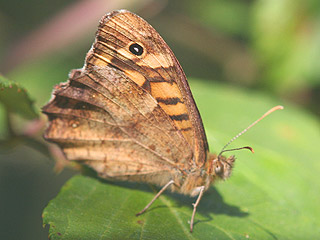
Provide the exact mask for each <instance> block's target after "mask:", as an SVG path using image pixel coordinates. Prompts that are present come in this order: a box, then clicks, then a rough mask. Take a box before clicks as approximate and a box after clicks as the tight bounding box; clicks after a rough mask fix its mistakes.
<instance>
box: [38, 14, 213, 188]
mask: <svg viewBox="0 0 320 240" xmlns="http://www.w3.org/2000/svg"><path fill="white" fill-rule="evenodd" d="M132 43H139V45H141V46H143V49H144V54H142V55H141V56H136V55H134V54H132V52H130V50H129V49H128V48H129V47H130V46H131V45H132ZM43 112H44V113H46V114H47V115H48V117H49V127H48V129H47V131H46V133H45V138H46V139H48V140H50V141H53V142H56V143H57V144H58V145H59V146H60V147H61V148H62V149H63V151H64V153H65V154H66V156H67V158H68V159H69V160H81V161H84V162H85V163H86V164H88V165H89V166H91V167H93V168H94V169H95V170H96V171H97V172H98V173H100V175H102V176H104V177H114V178H119V179H129V180H144V178H146V176H148V175H152V176H162V179H163V180H162V181H166V178H169V177H170V176H169V175H170V174H172V172H173V171H179V172H180V174H181V173H182V174H183V172H184V171H186V170H188V169H190V168H192V167H194V166H195V164H196V165H202V164H203V163H204V162H205V159H206V153H207V150H208V147H207V142H206V138H205V133H204V130H203V126H202V122H201V119H200V116H199V113H198V110H197V108H196V105H195V103H194V100H193V98H192V95H191V92H190V89H189V86H188V83H187V81H186V78H185V75H184V73H183V71H182V69H181V67H180V65H179V63H178V62H177V60H176V58H175V57H174V55H173V53H172V52H171V50H170V49H169V47H168V46H167V45H166V43H165V42H164V41H163V40H162V38H161V37H160V36H159V34H158V33H157V32H156V31H155V30H154V29H153V28H152V27H151V26H150V25H149V24H148V23H147V22H145V21H144V20H142V19H141V18H140V17H138V16H136V15H134V14H132V13H130V12H127V11H117V12H113V13H111V14H108V15H106V16H105V17H103V19H102V20H101V22H100V25H99V30H98V33H97V37H96V40H95V43H94V44H93V46H92V48H91V50H90V51H89V52H88V54H87V57H86V63H85V66H84V68H83V69H81V70H74V71H73V72H72V73H71V74H70V78H69V81H68V82H67V83H63V84H60V85H59V86H58V87H57V89H56V90H55V92H54V97H53V99H52V100H51V101H50V102H49V103H48V104H47V105H46V106H45V107H44V108H43ZM166 174H167V175H166ZM165 176H167V177H165ZM151 182H152V181H151ZM154 182H156V183H158V184H159V180H154Z"/></svg>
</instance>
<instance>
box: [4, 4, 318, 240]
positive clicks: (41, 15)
mask: <svg viewBox="0 0 320 240" xmlns="http://www.w3.org/2000/svg"><path fill="white" fill-rule="evenodd" d="M122 8H125V9H128V10H130V11H132V12H135V13H137V14H138V15H140V16H141V17H143V18H144V19H146V20H147V21H148V22H149V23H150V24H151V25H152V26H154V27H155V29H156V30H157V31H158V32H159V33H160V34H161V36H162V37H163V38H164V39H165V40H166V41H167V43H168V45H169V46H170V47H171V48H172V50H173V52H174V53H175V55H176V56H177V58H178V59H179V61H180V63H181V65H182V67H183V69H184V71H185V73H186V75H187V77H188V78H201V79H204V80H206V81H219V82H224V83H225V84H228V85H230V86H231V85H232V86H239V87H241V88H250V89H255V90H259V91H261V92H264V93H266V94H268V95H272V96H274V97H275V98H278V99H282V100H284V101H287V102H292V103H294V104H297V105H300V106H301V107H302V108H304V109H306V111H309V112H311V113H313V114H314V115H316V116H318V117H319V115H320V44H319V43H320V1H318V0H304V1H302V0H291V1H289V0H257V1H253V0H229V1H225V0H199V1H194V0H184V1H181V0H171V1H160V0H157V1H155V0H131V1H129V0H117V1H115V0H91V1H89V0H83V1H75V0H65V1H40V0H29V1H20V0H11V1H4V0H1V1H0V74H2V75H4V76H5V77H7V78H8V79H10V80H13V81H17V82H19V83H21V84H22V86H24V87H25V88H26V89H27V90H28V91H29V93H30V96H32V98H33V99H34V101H35V104H36V106H37V108H38V109H40V107H41V106H43V105H44V104H45V103H46V102H47V101H48V100H49V98H50V96H51V91H52V87H53V86H54V85H55V84H57V83H59V82H62V81H66V80H67V76H68V72H69V71H70V70H71V69H74V68H81V67H82V65H83V62H84V57H85V54H86V52H87V51H88V50H89V48H90V46H91V44H92V42H93V39H94V34H95V31H96V29H97V25H98V21H99V19H100V18H101V16H102V15H104V14H105V13H107V12H110V11H112V10H116V9H122ZM3 112H4V111H3V109H2V108H1V106H0V137H1V138H2V139H3V138H5V136H6V134H7V131H8V129H7V125H6V124H5V121H6V119H5V114H3ZM53 168H54V162H53V161H52V160H51V159H49V158H48V157H47V156H46V155H45V154H42V153H40V152H39V151H36V150H34V149H33V148H31V147H28V146H25V145H23V144H22V145H21V144H20V145H15V147H3V146H2V148H1V152H0V194H1V197H0V226H1V228H0V230H1V231H0V239H46V238H47V236H48V232H47V231H48V230H47V229H46V228H42V219H41V213H42V210H43V208H44V207H45V206H46V205H47V203H48V202H49V200H51V199H52V198H53V197H54V196H56V194H57V193H58V192H59V189H60V187H61V186H62V185H63V184H64V182H65V181H66V180H67V179H68V178H70V176H71V175H72V174H74V172H73V171H72V170H64V171H62V172H61V173H59V174H56V173H55V172H54V171H53Z"/></svg>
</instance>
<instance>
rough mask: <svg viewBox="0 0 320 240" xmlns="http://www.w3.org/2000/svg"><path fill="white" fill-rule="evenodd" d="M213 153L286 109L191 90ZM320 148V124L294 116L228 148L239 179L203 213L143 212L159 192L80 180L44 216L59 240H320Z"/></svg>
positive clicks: (188, 207) (209, 198)
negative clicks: (271, 111) (248, 148)
mask: <svg viewBox="0 0 320 240" xmlns="http://www.w3.org/2000/svg"><path fill="white" fill-rule="evenodd" d="M191 83H192V84H191V86H192V90H193V93H194V96H195V99H196V101H197V104H198V107H199V110H200V112H201V113H202V118H203V121H204V123H205V128H206V131H207V136H208V141H209V145H210V148H211V151H213V152H218V151H219V150H221V148H222V146H223V145H224V144H225V143H226V142H227V141H228V140H229V139H230V138H232V137H233V136H234V135H236V134H237V133H238V132H240V131H241V130H242V129H243V128H245V127H247V126H248V125H249V124H250V123H251V122H253V121H254V120H256V119H257V118H258V117H260V116H261V115H262V114H263V113H264V112H265V111H267V110H268V109H269V108H271V107H273V106H275V105H278V104H279V101H276V100H273V99H271V98H269V97H268V96H265V95H263V94H261V93H257V92H252V91H248V90H244V89H242V90H241V89H240V90H239V89H233V88H227V87H225V86H223V85H219V84H217V83H215V84H208V83H204V82H202V81H192V82H191ZM319 142H320V136H319V125H318V122H317V121H316V119H315V117H313V116H312V115H310V114H308V113H307V112H305V111H302V110H299V109H297V108H295V107H294V106H287V105H286V104H285V109H284V110H282V111H278V112H275V113H274V114H273V115H271V116H268V117H267V118H266V119H265V120H263V121H262V122H261V123H259V124H258V125H257V126H255V128H254V129H252V130H250V131H249V132H248V133H246V134H245V135H243V136H241V138H239V139H238V140H237V141H235V142H234V143H233V144H232V146H230V147H239V146H248V145H249V146H252V147H253V148H254V150H255V154H251V153H250V152H249V151H239V152H235V154H236V156H237V160H236V166H235V169H234V171H233V175H232V176H231V178H230V179H229V180H227V181H225V182H220V183H217V184H216V185H215V186H214V187H211V188H210V189H209V190H208V191H207V192H206V193H205V194H204V197H203V198H202V200H201V202H200V205H199V207H198V209H197V214H196V219H195V226H194V232H193V233H192V234H191V233H190V232H189V224H188V221H189V220H190V217H191V214H192V203H193V202H194V201H195V198H190V197H188V196H182V195H179V194H172V193H169V192H166V193H165V194H163V195H162V196H161V197H160V198H159V199H158V200H157V201H156V202H155V203H154V204H153V205H152V206H151V208H150V209H149V210H148V211H147V212H145V213H144V214H143V215H141V216H139V217H136V216H135V214H136V213H137V212H139V211H140V210H141V209H142V208H143V207H144V206H145V205H146V204H147V203H148V202H149V201H150V200H151V199H152V198H153V196H154V195H155V193H156V192H157V191H158V190H159V188H153V187H150V186H147V185H144V184H138V183H118V182H116V183H113V182H107V181H102V180H99V179H96V178H93V177H88V176H75V177H73V178H72V179H70V180H69V181H68V182H67V183H66V184H65V186H64V187H63V188H62V190H61V192H60V193H59V194H58V196H57V197H56V198H55V199H53V200H52V201H51V202H50V203H49V205H48V206H47V207H46V208H45V210H44V212H43V222H44V224H49V225H50V229H49V236H50V238H51V239H247V238H249V239H316V238H317V237H318V236H319V235H320V207H319V204H318V200H319V199H320V191H319V188H320V181H319V178H318V173H319V172H320V162H319V161H318V156H319V154H320V151H319V148H315V147H314V143H319Z"/></svg>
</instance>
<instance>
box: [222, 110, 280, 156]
mask: <svg viewBox="0 0 320 240" xmlns="http://www.w3.org/2000/svg"><path fill="white" fill-rule="evenodd" d="M280 109H283V106H280V105H278V106H275V107H273V108H271V109H270V110H269V111H267V112H266V113H265V114H263V115H262V116H261V117H260V118H258V119H257V120H256V121H254V122H253V123H251V125H249V127H247V128H245V129H244V130H243V131H242V132H240V133H239V134H237V135H236V136H235V137H233V138H232V139H231V140H230V141H229V142H228V143H227V144H226V145H225V146H224V147H223V148H222V150H221V152H220V153H219V155H218V159H219V157H220V156H221V154H222V153H224V152H228V151H235V150H241V149H249V150H250V151H251V152H254V151H253V149H252V148H251V147H241V148H233V149H228V150H225V149H226V148H227V147H228V146H229V145H230V144H231V143H232V142H233V141H234V140H236V139H237V138H238V137H240V136H241V135H242V134H244V133H245V132H247V131H248V130H249V129H250V128H252V127H253V126H254V125H256V124H257V123H258V122H260V121H261V120H262V119H264V118H265V117H266V116H268V115H270V114H271V113H273V112H274V111H276V110H280Z"/></svg>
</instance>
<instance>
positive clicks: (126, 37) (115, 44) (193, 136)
mask: <svg viewBox="0 0 320 240" xmlns="http://www.w3.org/2000/svg"><path fill="white" fill-rule="evenodd" d="M134 43H137V44H139V45H141V46H142V47H143V50H144V52H143V54H142V55H140V56H136V55H134V54H132V52H130V46H131V45H132V44H134ZM106 64H108V65H112V66H114V67H116V68H118V69H119V70H120V71H122V72H124V73H125V74H126V75H127V76H129V77H130V78H131V79H132V81H134V82H135V83H136V84H137V85H138V86H140V87H142V88H144V89H145V90H147V91H148V92H149V93H150V94H151V95H152V96H153V97H154V98H155V99H156V101H157V102H158V104H159V105H160V107H161V108H162V109H163V110H164V112H165V113H166V114H168V115H169V116H170V118H171V120H172V121H173V122H174V125H175V126H176V128H177V129H178V130H180V131H181V133H182V135H183V136H184V137H185V139H186V141H187V142H188V144H189V145H190V147H191V148H192V150H193V153H194V156H193V161H194V162H195V164H196V165H198V166H202V165H203V164H204V162H205V160H206V158H207V152H208V144H207V139H206V134H205V131H204V128H203V124H202V120H201V117H200V114H199V111H198V109H197V106H196V104H195V101H194V99H193V97H192V93H191V91H190V88H189V85H188V82H187V79H186V76H185V74H184V72H183V70H182V68H181V66H180V64H179V62H178V61H177V59H176V57H175V56H174V54H173V52H172V51H171V49H170V48H169V46H168V45H167V44H166V42H165V41H164V40H163V39H162V38H161V36H160V35H159V34H158V32H157V31H156V30H155V29H154V28H153V27H152V26H151V25H150V24H148V23H147V22H146V21H145V20H143V19H142V18H140V17H139V16H137V15H135V14H133V13H131V12H128V11H126V10H120V11H115V12H113V13H111V14H108V15H106V16H105V17H103V18H102V19H101V21H100V25H99V28H98V32H97V37H96V40H95V43H94V45H93V47H92V49H91V51H89V53H88V55H87V61H86V66H87V68H90V67H91V66H105V65H106Z"/></svg>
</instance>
